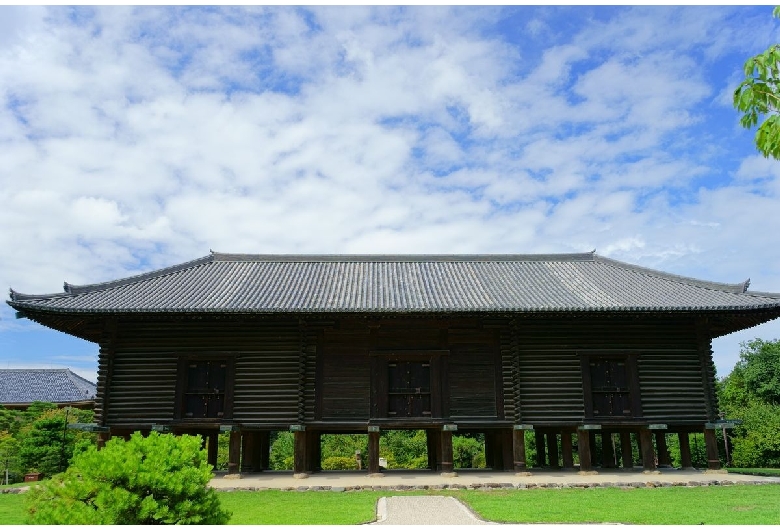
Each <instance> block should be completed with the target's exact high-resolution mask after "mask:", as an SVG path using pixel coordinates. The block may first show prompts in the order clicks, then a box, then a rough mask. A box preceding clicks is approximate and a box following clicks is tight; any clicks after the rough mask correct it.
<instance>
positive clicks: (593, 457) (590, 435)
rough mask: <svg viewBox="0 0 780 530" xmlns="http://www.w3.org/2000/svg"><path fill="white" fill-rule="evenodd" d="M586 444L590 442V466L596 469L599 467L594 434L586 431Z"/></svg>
mask: <svg viewBox="0 0 780 530" xmlns="http://www.w3.org/2000/svg"><path fill="white" fill-rule="evenodd" d="M588 442H590V465H591V466H593V467H596V466H597V465H599V453H598V451H597V450H596V432H595V431H588Z"/></svg>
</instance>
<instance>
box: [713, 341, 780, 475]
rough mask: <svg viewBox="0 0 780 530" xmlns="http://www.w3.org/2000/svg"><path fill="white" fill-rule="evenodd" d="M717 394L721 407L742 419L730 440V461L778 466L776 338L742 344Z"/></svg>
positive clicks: (779, 350)
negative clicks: (730, 370)
mask: <svg viewBox="0 0 780 530" xmlns="http://www.w3.org/2000/svg"><path fill="white" fill-rule="evenodd" d="M719 397H720V404H721V410H722V411H723V412H724V413H725V414H726V415H727V416H728V417H730V418H739V419H741V420H742V424H741V425H738V426H737V428H736V429H734V431H733V433H732V436H731V440H730V443H731V446H732V462H733V464H734V465H735V466H739V467H780V340H777V341H764V340H761V339H756V340H752V341H749V342H746V343H743V344H742V349H741V352H740V360H739V362H738V363H737V365H736V366H735V367H734V370H732V372H731V373H730V374H729V375H728V377H726V378H725V379H724V380H723V381H721V383H720V392H719Z"/></svg>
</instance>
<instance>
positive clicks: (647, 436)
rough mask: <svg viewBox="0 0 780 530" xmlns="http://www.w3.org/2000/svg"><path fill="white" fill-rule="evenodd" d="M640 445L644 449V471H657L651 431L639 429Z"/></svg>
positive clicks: (644, 428)
mask: <svg viewBox="0 0 780 530" xmlns="http://www.w3.org/2000/svg"><path fill="white" fill-rule="evenodd" d="M639 445H640V447H641V448H642V469H643V470H644V471H655V469H656V466H655V451H653V434H652V432H650V429H648V428H646V427H643V428H641V429H639Z"/></svg>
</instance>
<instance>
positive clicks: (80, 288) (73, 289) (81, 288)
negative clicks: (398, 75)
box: [39, 253, 215, 298]
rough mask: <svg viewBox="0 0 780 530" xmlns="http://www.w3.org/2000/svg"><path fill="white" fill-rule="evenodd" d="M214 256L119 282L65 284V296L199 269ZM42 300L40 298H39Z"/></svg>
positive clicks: (129, 277)
mask: <svg viewBox="0 0 780 530" xmlns="http://www.w3.org/2000/svg"><path fill="white" fill-rule="evenodd" d="M214 261H215V259H214V254H213V253H212V254H209V255H208V256H204V257H202V258H198V259H194V260H192V261H187V262H184V263H180V264H178V265H172V266H170V267H164V268H162V269H157V270H153V271H149V272H143V273H141V274H136V275H134V276H128V277H127V278H122V279H119V280H111V281H107V282H102V283H92V284H87V285H73V284H70V283H68V282H65V286H64V288H65V294H68V295H77V294H84V293H89V292H93V291H102V290H104V289H111V288H113V287H121V286H122V285H127V284H130V283H135V282H140V281H143V280H148V279H151V278H158V277H160V276H166V275H168V274H173V273H175V272H180V271H183V270H186V269H191V268H193V267H198V266H200V265H205V264H207V263H212V262H214ZM39 298H40V297H39Z"/></svg>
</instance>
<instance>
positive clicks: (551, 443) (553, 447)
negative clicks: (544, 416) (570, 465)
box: [547, 431, 561, 469]
mask: <svg viewBox="0 0 780 530" xmlns="http://www.w3.org/2000/svg"><path fill="white" fill-rule="evenodd" d="M547 454H548V455H549V456H550V467H551V468H553V469H560V468H561V466H560V464H558V433H556V432H554V431H550V432H548V433H547Z"/></svg>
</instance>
